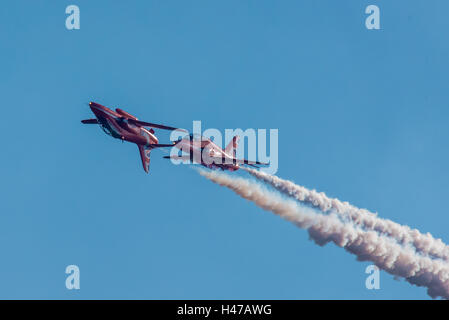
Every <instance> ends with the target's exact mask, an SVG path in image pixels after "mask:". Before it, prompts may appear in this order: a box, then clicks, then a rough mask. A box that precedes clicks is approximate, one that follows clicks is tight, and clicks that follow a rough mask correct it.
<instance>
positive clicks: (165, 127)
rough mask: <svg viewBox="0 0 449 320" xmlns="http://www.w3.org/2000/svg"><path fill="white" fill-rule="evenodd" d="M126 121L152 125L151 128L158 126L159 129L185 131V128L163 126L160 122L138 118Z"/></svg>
mask: <svg viewBox="0 0 449 320" xmlns="http://www.w3.org/2000/svg"><path fill="white" fill-rule="evenodd" d="M128 122H129V123H132V124H134V125H136V126H139V127H152V128H159V129H164V130H179V131H185V132H186V130H184V129H179V128H174V127H169V126H164V125H162V124H156V123H151V122H145V121H140V120H135V119H128Z"/></svg>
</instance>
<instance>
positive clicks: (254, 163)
mask: <svg viewBox="0 0 449 320" xmlns="http://www.w3.org/2000/svg"><path fill="white" fill-rule="evenodd" d="M211 159H212V160H214V162H216V163H220V161H221V163H223V164H226V163H227V162H230V161H231V160H232V163H235V164H247V165H250V166H252V167H256V165H260V166H268V165H269V163H265V162H259V161H251V160H247V159H236V158H233V159H230V158H225V157H211ZM256 168H257V167H256Z"/></svg>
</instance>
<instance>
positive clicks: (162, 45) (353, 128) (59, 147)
mask: <svg viewBox="0 0 449 320" xmlns="http://www.w3.org/2000/svg"><path fill="white" fill-rule="evenodd" d="M70 4H76V5H78V6H79V8H80V11H81V29H80V30H73V31H69V30H67V29H66V28H65V19H66V16H67V15H66V14H65V8H66V6H67V5H70ZM370 4H376V5H378V6H379V7H380V10H381V30H375V31H373V30H367V29H366V28H365V17H366V14H365V13H364V12H365V8H366V6H368V5H370ZM448 10H449V3H448V2H447V1H444V0H433V1H430V2H423V1H405V0H400V1H399V0H398V1H394V2H391V1H381V0H373V1H331V0H326V1H324V0H323V1H312V0H310V1H287V0H283V1H260V0H259V1H226V2H224V1H131V2H123V1H120V2H119V1H99V0H96V1H82V0H77V1H73V2H72V1H70V2H68V1H8V3H5V4H3V5H2V10H1V11H0V39H1V41H0V70H1V72H0V101H1V106H2V109H1V110H2V125H1V127H0V133H1V135H2V137H3V139H2V141H3V147H2V157H1V160H0V167H1V172H2V173H1V179H0V192H1V195H2V196H1V199H2V201H1V202H0V252H1V264H0V298H26V299H29V298H40V299H46V298H57V299H80V298H83V299H93V298H105V299H106V298H112V299H118V298H124V299H131V298H135V299H225V298H235V299H250V298H253V299H427V298H428V296H427V294H426V292H425V289H423V288H417V287H413V286H411V285H409V284H408V283H406V282H404V281H397V280H394V279H393V277H392V276H390V275H388V274H386V273H384V272H382V273H381V283H380V285H381V289H380V290H376V291H374V290H367V289H366V288H365V279H366V277H367V275H366V274H365V273H364V271H365V268H366V266H368V265H369V263H366V262H363V263H361V262H357V261H356V260H355V257H354V256H352V255H350V254H348V253H346V252H345V251H344V250H343V249H341V248H337V247H336V246H334V245H327V246H325V247H319V246H317V245H315V244H314V243H313V242H311V241H309V240H308V235H307V232H306V231H304V230H301V229H298V228H296V227H295V226H293V225H292V224H290V223H288V222H286V221H284V220H282V219H280V218H279V217H277V216H275V215H273V214H272V213H270V212H265V211H263V210H262V209H260V208H258V207H256V206H255V205H254V204H252V203H250V202H248V201H246V200H243V199H241V198H239V197H237V196H236V195H234V194H233V193H232V192H231V191H229V190H225V189H222V188H220V187H219V186H216V185H214V184H212V183H211V182H209V181H207V180H206V179H204V178H202V177H200V176H199V175H198V174H197V173H196V172H195V171H194V170H191V169H189V168H188V167H186V166H173V165H172V164H171V163H170V162H168V161H167V160H165V159H162V155H164V154H163V153H162V152H160V151H159V150H156V151H154V152H153V153H152V161H151V168H150V170H151V171H150V174H149V175H146V174H145V173H144V171H143V170H142V167H141V163H140V159H139V155H138V151H137V148H136V146H134V145H131V144H129V143H123V144H122V143H121V142H120V141H118V140H114V139H111V138H110V137H108V136H106V135H105V134H104V133H103V132H102V131H101V130H100V129H99V128H97V127H93V126H91V127H89V126H83V125H82V124H81V123H80V120H81V119H85V118H90V117H91V115H92V114H91V112H90V110H89V109H88V107H87V105H86V103H87V102H88V101H91V100H92V101H97V102H99V103H102V104H104V105H107V106H110V107H121V108H123V109H125V110H127V111H129V112H130V113H132V114H135V115H136V116H138V117H139V118H140V119H142V120H146V121H151V122H159V123H165V124H168V125H174V126H181V127H186V128H191V126H192V121H193V120H201V121H202V124H203V127H204V128H218V129H220V130H224V129H226V128H244V129H245V128H266V129H270V128H276V129H279V171H278V175H279V176H280V177H283V178H287V179H291V180H294V181H295V182H297V183H298V184H301V185H304V186H306V187H308V188H315V189H317V190H319V191H324V192H326V193H327V194H328V195H329V196H332V197H338V198H339V199H341V200H345V201H349V202H351V203H352V204H354V205H356V206H359V207H363V208H367V209H369V210H371V211H375V212H378V213H379V215H380V216H381V217H384V218H389V219H392V220H394V221H396V222H399V223H402V224H407V225H410V226H411V227H415V228H418V229H419V230H420V231H422V232H431V233H432V234H433V235H434V236H435V237H438V238H442V239H443V240H444V241H446V242H447V241H449V231H448V230H449V228H448V227H449V222H448V218H447V197H448V194H449V173H448V170H447V164H448V163H449V149H448V148H447V141H448V138H449V126H448V125H447V119H448V117H449V109H448V98H449V96H448V95H449V93H448V92H449V90H448V83H449V81H448V80H449V79H448V75H449V64H448V62H447V57H448V54H449V43H448V41H447V38H448V30H449V21H448V20H447V18H446V12H447V11H448ZM160 137H161V141H167V140H168V135H167V133H161V134H160ZM70 264H76V265H78V266H79V267H80V270H81V289H80V290H71V291H69V290H67V289H66V288H65V278H66V274H65V272H64V271H65V268H66V266H67V265H70Z"/></svg>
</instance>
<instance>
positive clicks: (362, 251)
mask: <svg viewBox="0 0 449 320" xmlns="http://www.w3.org/2000/svg"><path fill="white" fill-rule="evenodd" d="M199 173H200V174H201V175H202V176H204V177H206V178H207V179H209V180H211V181H212V182H214V183H217V184H219V185H221V186H224V187H227V188H229V189H231V190H232V191H234V192H235V193H237V194H238V195H240V196H241V197H243V198H245V199H247V200H250V201H252V202H254V203H255V204H256V205H258V206H259V207H261V208H263V209H265V210H269V211H271V212H273V213H275V214H277V215H279V216H281V217H282V218H284V219H286V220H289V221H291V222H293V223H295V224H296V225H298V226H299V227H300V228H303V229H307V230H308V232H309V235H310V237H311V239H313V240H314V241H315V242H316V243H317V244H319V245H324V244H326V243H328V242H333V243H335V244H336V245H337V246H339V247H342V248H345V249H346V250H347V251H348V252H350V253H353V254H355V255H356V256H357V259H358V260H360V261H372V262H374V263H375V264H376V265H377V266H378V267H379V268H381V269H383V270H385V271H387V272H388V273H390V274H393V275H395V276H399V277H403V278H405V279H406V280H407V281H408V282H410V283H411V284H414V285H417V286H423V287H427V292H428V294H429V295H430V296H431V297H432V298H436V297H443V298H445V299H449V265H448V264H447V263H446V262H445V261H443V260H441V259H432V258H431V257H429V256H423V255H421V254H419V253H417V252H416V251H415V250H414V248H413V247H411V246H406V245H402V244H399V243H398V242H397V241H396V240H394V239H393V238H390V237H387V236H385V235H382V234H380V233H378V232H376V231H367V230H363V229H362V228H361V227H360V226H357V225H355V224H354V223H352V222H350V221H349V222H343V221H342V220H341V219H340V217H339V216H338V215H337V214H336V213H333V212H331V213H329V214H326V215H324V214H320V213H319V212H318V211H317V209H313V208H310V207H305V206H302V205H301V204H300V203H298V202H297V201H295V200H289V199H284V198H283V197H282V196H281V195H279V194H277V193H275V192H274V191H269V190H266V189H264V188H262V187H261V186H260V185H259V184H257V183H256V182H252V181H249V180H247V179H243V178H238V177H231V176H229V175H227V174H224V173H219V172H209V171H204V170H199Z"/></svg>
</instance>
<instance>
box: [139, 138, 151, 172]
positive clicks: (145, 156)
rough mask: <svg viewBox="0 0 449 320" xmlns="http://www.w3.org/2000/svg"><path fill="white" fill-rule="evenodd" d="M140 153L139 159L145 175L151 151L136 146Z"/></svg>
mask: <svg viewBox="0 0 449 320" xmlns="http://www.w3.org/2000/svg"><path fill="white" fill-rule="evenodd" d="M138 147H139V152H140V159H142V166H143V170H145V172H146V173H148V171H150V151H151V149H147V148H145V147H144V146H141V145H138Z"/></svg>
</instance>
